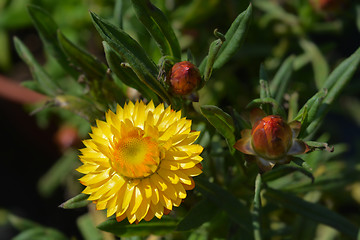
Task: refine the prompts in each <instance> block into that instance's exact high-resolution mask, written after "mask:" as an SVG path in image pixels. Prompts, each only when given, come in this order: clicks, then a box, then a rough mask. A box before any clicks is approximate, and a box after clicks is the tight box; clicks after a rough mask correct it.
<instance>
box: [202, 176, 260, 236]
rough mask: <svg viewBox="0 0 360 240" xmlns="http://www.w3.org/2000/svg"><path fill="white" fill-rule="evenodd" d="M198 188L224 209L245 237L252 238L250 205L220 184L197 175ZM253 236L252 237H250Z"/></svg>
mask: <svg viewBox="0 0 360 240" xmlns="http://www.w3.org/2000/svg"><path fill="white" fill-rule="evenodd" d="M195 182H196V188H197V189H198V190H199V191H200V192H201V194H202V195H203V196H204V197H206V198H207V199H208V200H209V201H211V202H212V203H214V204H215V205H217V206H218V207H219V208H220V209H222V210H224V211H225V212H226V213H227V214H228V216H229V217H230V218H231V219H232V221H234V222H235V223H237V224H239V226H240V227H241V228H242V230H243V234H244V239H252V234H253V229H252V223H251V215H250V212H249V209H248V207H247V206H246V205H245V204H244V203H242V202H241V201H239V200H238V199H237V198H236V197H235V196H233V195H232V194H231V193H229V192H228V191H226V190H225V189H223V188H221V187H220V186H218V185H216V184H214V183H210V182H208V181H207V180H206V179H203V178H201V177H197V178H196V179H195ZM250 236H251V237H250Z"/></svg>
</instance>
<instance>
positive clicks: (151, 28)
mask: <svg viewBox="0 0 360 240" xmlns="http://www.w3.org/2000/svg"><path fill="white" fill-rule="evenodd" d="M131 2H132V4H133V6H134V9H135V13H136V16H137V17H138V19H139V20H140V21H141V22H142V23H143V24H144V26H145V27H146V29H147V30H148V32H149V33H150V35H151V36H152V37H153V38H154V40H155V41H156V43H157V44H158V46H159V48H160V51H161V53H162V55H163V56H165V55H169V56H173V57H175V58H177V59H181V49H180V45H179V41H178V39H177V37H176V35H175V33H174V31H173V29H172V27H171V25H170V22H169V20H168V19H167V18H166V16H165V15H164V14H163V13H162V12H161V10H160V9H158V8H157V7H155V6H154V5H153V4H151V2H150V1H149V0H132V1H131Z"/></svg>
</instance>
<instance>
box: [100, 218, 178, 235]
mask: <svg viewBox="0 0 360 240" xmlns="http://www.w3.org/2000/svg"><path fill="white" fill-rule="evenodd" d="M176 226H177V222H176V221H175V220H173V219H171V218H166V217H163V218H162V219H160V220H159V219H153V220H151V221H149V222H144V221H141V222H140V223H138V224H129V223H128V222H126V221H122V222H117V221H116V219H115V218H112V219H109V220H107V221H105V222H103V223H101V224H99V225H98V226H97V227H98V228H99V229H100V230H102V231H106V232H111V233H113V234H115V235H116V236H119V237H120V236H121V237H131V236H147V235H150V234H153V235H165V234H168V233H170V232H172V231H174V230H175V228H176Z"/></svg>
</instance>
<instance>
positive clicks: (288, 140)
mask: <svg viewBox="0 0 360 240" xmlns="http://www.w3.org/2000/svg"><path fill="white" fill-rule="evenodd" d="M250 121H251V124H252V129H245V130H243V131H242V132H241V139H239V140H238V141H237V142H236V143H235V145H234V147H235V148H236V149H237V150H239V151H240V152H242V153H245V154H248V155H252V156H253V157H252V159H253V158H255V161H256V163H257V165H258V166H259V168H260V170H261V172H266V171H269V170H271V169H272V168H273V167H274V165H275V164H285V163H289V162H290V161H291V155H297V154H303V153H306V152H307V151H309V148H308V146H307V145H306V144H305V143H304V142H303V141H301V140H299V139H296V137H297V136H298V134H299V132H300V127H301V124H300V122H298V121H293V122H290V123H286V122H285V121H284V120H283V119H282V118H281V117H280V116H277V115H269V116H266V114H265V112H263V111H262V110H261V109H258V108H256V109H253V110H252V111H251V113H250ZM249 159H251V157H250V158H249Z"/></svg>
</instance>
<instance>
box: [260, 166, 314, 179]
mask: <svg viewBox="0 0 360 240" xmlns="http://www.w3.org/2000/svg"><path fill="white" fill-rule="evenodd" d="M294 172H300V173H302V174H304V175H305V176H307V177H309V178H310V179H311V182H314V180H315V178H314V176H313V175H312V173H311V172H309V171H307V170H305V169H304V168H302V167H296V166H278V167H276V168H274V169H273V170H271V171H269V172H266V173H265V174H264V175H263V181H264V182H270V181H274V180H276V179H279V178H281V177H284V176H286V175H288V174H291V173H294Z"/></svg>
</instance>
